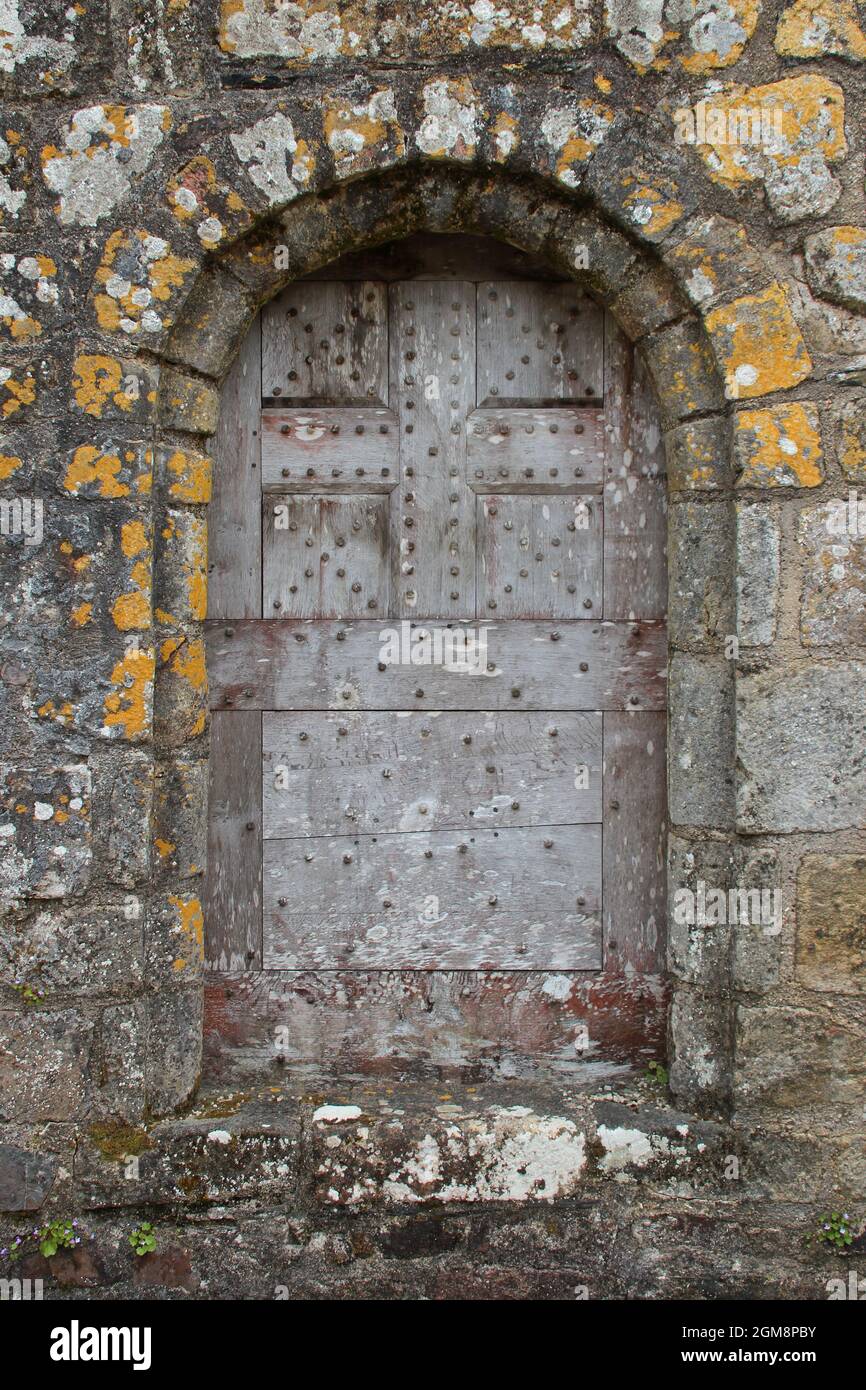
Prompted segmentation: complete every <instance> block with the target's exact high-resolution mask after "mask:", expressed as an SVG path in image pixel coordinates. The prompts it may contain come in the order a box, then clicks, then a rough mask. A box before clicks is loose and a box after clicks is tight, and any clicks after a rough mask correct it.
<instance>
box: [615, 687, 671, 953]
mask: <svg viewBox="0 0 866 1390" xmlns="http://www.w3.org/2000/svg"><path fill="white" fill-rule="evenodd" d="M665 769H666V758H665V716H664V714H662V713H656V712H650V711H640V712H639V713H637V714H629V713H623V714H605V716H604V961H605V969H606V970H610V971H615V970H626V969H630V970H637V971H642V972H646V973H648V974H653V973H655V972H656V971H661V970H662V969H663V968H664V960H665V922H666V914H667V904H666V894H665V881H666V874H665V843H666V822H667V796H666V787H665Z"/></svg>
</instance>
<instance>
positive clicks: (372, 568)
mask: <svg viewBox="0 0 866 1390" xmlns="http://www.w3.org/2000/svg"><path fill="white" fill-rule="evenodd" d="M262 510H263V524H262V531H263V542H262V549H263V556H262V561H263V569H264V575H263V585H262V595H263V602H264V610H265V615H266V616H274V615H280V614H282V615H285V616H287V617H292V618H334V617H338V616H345V617H347V618H350V617H361V616H362V615H365V616H371V615H372V614H373V613H380V614H381V615H382V617H383V618H387V615H388V611H389V585H390V567H389V564H388V499H387V498H386V497H381V496H375V497H330V496H329V497H312V496H300V497H298V496H280V495H279V494H278V493H274V492H269V493H267V494H266V495H265V497H264V499H263V508H262Z"/></svg>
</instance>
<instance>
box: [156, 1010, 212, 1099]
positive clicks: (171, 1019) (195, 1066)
mask: <svg viewBox="0 0 866 1390" xmlns="http://www.w3.org/2000/svg"><path fill="white" fill-rule="evenodd" d="M146 1006H147V1063H146V1066H147V1071H146V1078H147V1093H146V1095H147V1105H148V1109H149V1110H150V1113H151V1114H153V1115H167V1114H169V1113H170V1112H171V1111H173V1110H177V1109H178V1108H179V1107H180V1106H181V1105H184V1104H185V1103H186V1101H188V1100H189V1099H190V1097H191V1096H192V1094H193V1092H194V1091H195V1088H196V1086H197V1085H198V1082H199V1077H200V1074H201V1024H202V996H201V990H200V989H198V988H193V989H172V990H169V989H163V990H160V991H159V993H156V994H151V995H149V996H148V998H147V1001H146Z"/></svg>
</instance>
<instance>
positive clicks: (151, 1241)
mask: <svg viewBox="0 0 866 1390" xmlns="http://www.w3.org/2000/svg"><path fill="white" fill-rule="evenodd" d="M129 1243H130V1245H131V1246H132V1248H133V1250H134V1251H135V1253H136V1255H150V1254H152V1252H153V1251H154V1250H155V1249H156V1236H155V1235H154V1231H153V1227H152V1226H151V1224H150V1222H149V1221H142V1223H141V1225H140V1226H136V1228H135V1230H134V1231H133V1232H132V1234H131V1236H130V1237H129Z"/></svg>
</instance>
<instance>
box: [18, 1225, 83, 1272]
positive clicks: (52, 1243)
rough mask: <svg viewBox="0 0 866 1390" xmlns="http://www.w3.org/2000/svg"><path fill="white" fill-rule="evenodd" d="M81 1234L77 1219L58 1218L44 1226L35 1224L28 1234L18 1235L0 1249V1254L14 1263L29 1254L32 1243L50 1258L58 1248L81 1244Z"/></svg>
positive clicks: (68, 1248) (65, 1248) (71, 1247)
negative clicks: (5, 1246) (9, 1243)
mask: <svg viewBox="0 0 866 1390" xmlns="http://www.w3.org/2000/svg"><path fill="white" fill-rule="evenodd" d="M81 1235H82V1232H81V1229H80V1227H79V1225H78V1222H77V1221H68V1220H66V1219H61V1218H58V1219H57V1220H56V1221H46V1222H45V1224H44V1225H43V1226H34V1227H33V1230H32V1231H30V1232H29V1234H28V1235H26V1236H16V1237H15V1239H14V1241H13V1242H12V1244H11V1245H10V1246H8V1247H7V1248H6V1249H4V1250H0V1255H2V1256H3V1258H4V1259H8V1260H11V1261H12V1262H13V1263H14V1262H15V1260H20V1259H21V1257H22V1256H23V1255H26V1254H27V1250H28V1248H29V1246H30V1245H31V1243H32V1244H34V1245H36V1246H37V1248H38V1250H39V1253H40V1255H44V1256H45V1258H46V1259H48V1260H50V1258H51V1256H52V1255H56V1254H57V1252H58V1250H72V1249H74V1248H75V1246H76V1245H80V1244H81Z"/></svg>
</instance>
